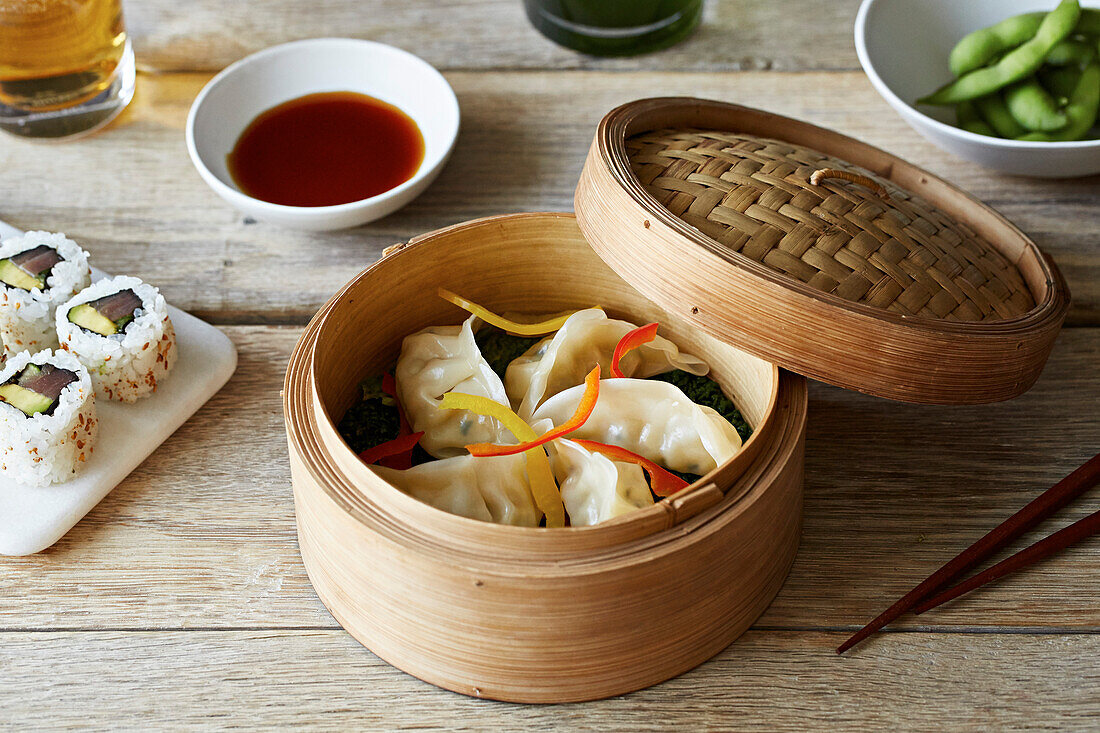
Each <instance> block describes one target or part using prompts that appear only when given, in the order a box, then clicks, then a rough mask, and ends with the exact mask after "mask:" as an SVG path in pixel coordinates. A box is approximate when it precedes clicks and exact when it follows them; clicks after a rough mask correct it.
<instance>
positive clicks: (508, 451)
mask: <svg viewBox="0 0 1100 733" xmlns="http://www.w3.org/2000/svg"><path fill="white" fill-rule="evenodd" d="M599 396H600V365H599V364H597V365H596V368H595V369H593V370H592V371H590V372H589V373H588V376H587V377H585V378H584V394H583V395H581V401H580V403H579V404H578V405H577V410H576V412H574V413H573V417H571V418H569V419H568V420H566V421H565V422H563V423H562V424H561V425H559V426H558V427H556V428H552V429H550V430H548V431H546V432H545V433H543V434H542V435H540V436H539V437H537V438H535V439H534V440H531V441H528V442H526V443H519V444H517V445H496V444H494V443H474V444H473V445H468V446H466V450H468V451H470V454H471V455H475V456H512V455H515V454H516V453H523V452H524V451H529V450H531V449H532V448H537V447H539V446H540V445H543V444H545V443H549V442H550V441H551V440H554V439H555V438H563V437H565V436H566V435H569V433H572V432H573V431H574V430H577V429H578V428H580V427H581V426H582V425H584V424H585V422H587V421H588V418H589V417H591V416H592V411H593V410H595V409H596V400H597V399H598V398H599Z"/></svg>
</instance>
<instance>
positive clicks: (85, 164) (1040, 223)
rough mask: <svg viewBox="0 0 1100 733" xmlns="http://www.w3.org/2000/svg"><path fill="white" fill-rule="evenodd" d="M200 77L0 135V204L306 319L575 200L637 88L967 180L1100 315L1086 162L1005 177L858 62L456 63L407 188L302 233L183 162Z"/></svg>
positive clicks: (219, 305) (1084, 314)
mask: <svg viewBox="0 0 1100 733" xmlns="http://www.w3.org/2000/svg"><path fill="white" fill-rule="evenodd" d="M207 79H208V76H207V75H199V74H194V75H176V74H169V75H163V76H154V75H141V77H140V81H139V85H138V94H137V98H136V101H135V103H134V105H133V106H132V108H131V109H130V110H128V111H127V112H126V114H125V115H124V116H123V117H122V119H121V120H120V121H119V123H117V124H115V125H114V126H113V127H111V128H109V129H108V130H107V131H106V132H105V133H103V134H100V135H97V136H94V137H92V138H90V139H87V140H83V141H79V142H76V143H72V144H68V145H59V146H52V147H42V146H40V145H33V144H29V143H26V142H23V141H20V140H15V139H13V138H10V137H6V136H5V137H3V138H0V170H4V171H18V173H19V175H18V176H17V177H16V176H4V177H3V178H2V179H0V218H3V219H5V220H8V221H10V222H11V223H13V224H15V225H16V226H20V227H22V228H45V229H52V230H59V231H64V232H67V233H68V234H70V235H71V236H73V237H74V238H76V239H78V240H79V241H81V242H82V243H84V244H85V245H87V246H88V248H89V249H90V250H91V251H92V253H93V256H94V259H95V262H96V264H97V265H99V266H100V267H101V268H103V269H105V270H107V271H109V272H131V273H134V274H136V275H139V276H141V277H144V278H145V279H147V280H149V281H150V282H154V283H157V284H158V285H160V287H161V288H162V289H163V290H164V292H165V294H166V295H167V297H168V298H169V300H171V301H172V302H174V303H176V304H178V305H180V306H181V307H184V308H186V309H188V310H191V311H195V312H197V313H199V314H200V315H203V316H205V317H208V318H210V319H213V320H216V321H217V322H220V323H273V322H274V323H302V322H304V321H305V320H307V319H308V318H309V316H311V315H312V314H313V312H314V311H315V310H316V309H317V307H319V306H320V304H321V303H323V302H324V301H325V300H326V299H327V298H328V296H329V295H331V294H332V293H333V292H335V291H336V290H337V289H338V288H339V286H340V285H342V284H343V283H344V282H345V281H346V280H347V279H348V278H350V277H351V276H352V275H353V274H354V273H356V272H357V271H358V270H360V269H361V268H362V267H364V266H365V265H367V264H369V263H370V262H372V261H373V260H375V259H376V258H377V257H378V256H379V255H380V254H381V251H382V248H383V247H385V246H388V245H390V244H393V243H394V242H397V241H401V240H407V239H409V238H410V237H413V236H416V235H418V234H421V233H424V232H426V231H430V230H432V229H435V228H438V227H441V226H445V225H449V224H453V223H456V222H459V221H462V220H465V219H470V218H474V217H478V216H484V215H488V214H498V213H507V212H515V211H538V210H543V211H553V210H558V211H560V210H570V209H572V205H573V188H574V187H575V185H576V182H577V177H578V175H579V173H580V168H581V164H582V162H583V160H584V155H585V153H586V151H587V148H588V145H589V143H590V142H591V138H592V135H593V133H594V131H595V127H596V124H597V122H598V121H599V119H600V118H601V117H602V116H603V115H604V114H605V113H606V112H607V111H608V110H610V109H611V108H612V107H614V106H616V105H618V104H621V103H623V102H626V101H629V100H631V99H635V98H638V97H644V96H649V95H660V94H673V95H675V94H695V95H698V96H705V97H711V98H716V99H725V100H730V101H736V102H740V103H743V104H747V105H751V106H757V107H761V108H764V109H769V110H773V111H776V112H779V113H782V114H787V115H792V116H795V117H800V118H804V119H808V120H812V121H814V122H816V123H818V124H821V125H823V126H826V127H831V128H833V129H837V130H839V131H841V132H845V133H847V134H850V135H853V136H855V137H858V138H862V139H864V140H867V141H868V142H870V143H872V144H875V145H879V146H881V147H884V148H887V149H889V150H891V151H892V152H895V153H897V154H899V155H901V156H902V157H904V158H907V159H909V160H911V161H913V162H914V163H917V164H918V165H922V166H924V167H927V168H929V169H930V170H932V171H933V172H934V173H937V174H939V175H942V176H944V177H945V178H947V179H949V180H951V181H953V182H955V183H957V184H959V185H960V186H962V187H963V188H965V189H968V190H969V191H971V192H972V193H973V194H975V195H976V196H977V197H979V198H981V199H983V200H986V201H988V202H990V203H991V204H993V205H994V206H995V207H997V208H998V209H1000V210H1001V211H1002V213H1004V214H1005V215H1006V216H1007V217H1008V218H1010V219H1011V220H1013V221H1014V222H1016V223H1017V224H1018V225H1019V226H1020V227H1021V228H1023V229H1024V231H1026V232H1027V233H1029V234H1030V235H1031V236H1032V237H1033V238H1034V239H1035V240H1036V242H1037V243H1038V244H1039V245H1040V247H1042V248H1043V249H1044V251H1046V252H1048V253H1050V254H1051V255H1053V256H1054V258H1055V259H1056V260H1057V261H1058V263H1059V264H1060V265H1061V267H1062V268H1063V270H1064V272H1065V274H1066V276H1067V278H1068V279H1069V284H1070V289H1071V291H1072V293H1073V296H1074V301H1073V306H1072V311H1071V313H1070V322H1071V323H1075V324H1100V258H1098V257H1097V256H1096V243H1095V236H1094V233H1095V232H1096V231H1098V230H1100V207H1098V206H1096V191H1097V185H1098V183H1100V178H1097V177H1093V178H1087V179H1078V180H1066V181H1039V180H1030V179H1025V178H1016V177H1010V176H1002V175H997V174H994V173H990V172H989V171H986V170H983V169H981V168H979V167H977V166H975V165H972V164H969V163H966V162H964V161H960V160H958V159H955V158H952V157H950V156H948V155H947V154H946V153H943V152H941V151H939V150H938V149H937V148H935V147H933V146H932V145H931V144H930V143H927V142H926V141H924V140H923V139H921V138H920V137H918V136H917V135H916V134H915V133H914V132H912V131H911V130H910V129H909V128H908V127H906V126H905V124H904V123H903V122H902V121H901V119H900V118H899V117H898V116H897V115H895V114H894V113H893V112H892V111H891V110H890V109H889V108H888V107H887V106H886V103H885V102H884V101H882V100H881V99H880V98H879V97H878V95H877V94H876V93H875V92H874V90H873V89H872V88H871V86H870V84H869V83H868V82H867V80H866V79H865V78H864V77H863V75H862V74H861V73H839V74H838V73H829V74H826V73H807V74H777V73H764V72H758V73H736V74H734V73H730V74H717V73H716V74H664V73H640V74H621V73H596V72H570V73H537V72H532V73H501V74H477V73H466V72H455V73H451V74H449V79H450V81H451V82H452V84H453V85H454V86H455V88H456V90H457V92H458V96H459V98H460V101H461V104H462V108H463V115H464V120H463V131H462V133H461V136H460V139H459V143H458V147H457V150H456V151H455V154H454V157H453V159H452V161H451V163H450V165H449V166H448V168H447V169H446V170H444V172H443V174H442V175H441V177H440V178H439V180H438V181H437V182H436V183H435V184H434V185H433V186H432V187H431V188H430V189H429V190H428V191H427V192H426V193H425V194H424V195H423V196H421V198H419V199H418V200H417V201H415V202H414V203H412V204H411V205H409V206H408V207H406V208H405V209H403V210H402V211H400V212H397V213H395V214H393V215H391V216H389V217H387V218H385V219H383V220H382V221H379V222H376V223H374V224H371V225H368V226H366V227H361V228H359V229H355V230H351V231H346V232H336V233H326V234H309V233H302V232H293V231H290V230H285V229H280V228H278V227H275V226H270V225H267V224H263V223H255V222H253V221H252V220H251V219H246V218H245V217H243V216H242V215H240V214H239V213H237V212H235V211H234V210H233V209H231V208H230V207H229V206H228V205H226V204H224V203H223V202H222V201H221V200H220V199H218V198H217V197H216V196H215V195H214V193H213V192H212V191H210V190H209V189H208V188H207V187H206V185H205V184H204V183H203V182H202V181H201V179H200V178H199V177H198V174H197V173H196V172H195V171H194V170H193V169H192V167H191V163H190V161H189V159H188V157H187V153H186V149H185V146H184V141H183V126H184V121H185V119H186V115H187V109H188V107H189V105H190V103H191V100H192V99H193V98H194V96H195V94H197V93H198V91H199V89H200V88H201V86H202V85H203V84H204V83H205V81H206V80H207Z"/></svg>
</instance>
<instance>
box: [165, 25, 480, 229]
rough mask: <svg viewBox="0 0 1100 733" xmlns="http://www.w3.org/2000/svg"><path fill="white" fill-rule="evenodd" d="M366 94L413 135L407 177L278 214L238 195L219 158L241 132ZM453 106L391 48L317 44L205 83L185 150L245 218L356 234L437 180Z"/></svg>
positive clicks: (332, 41)
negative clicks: (416, 148)
mask: <svg viewBox="0 0 1100 733" xmlns="http://www.w3.org/2000/svg"><path fill="white" fill-rule="evenodd" d="M336 91H350V92H359V93H361V94H369V95H370V96H372V97H375V98H377V99H381V100H382V101H384V102H388V103H390V104H392V105H395V106H397V107H399V108H400V109H401V110H403V111H404V112H405V114H407V115H408V116H409V117H411V118H412V119H413V120H414V121H415V122H416V124H417V126H419V127H420V132H421V133H422V134H423V136H424V160H423V162H422V163H421V164H420V167H419V168H418V169H417V171H416V173H415V174H414V175H413V177H412V178H410V179H409V180H407V181H405V182H404V183H402V184H401V185H400V186H397V187H396V188H392V189H390V190H389V191H386V192H384V193H380V194H378V195H377V196H371V197H370V198H367V199H363V200H361V201H353V202H351V203H348V204H339V205H337V206H283V205H281V204H272V203H268V202H266V201H261V200H259V199H256V198H253V197H251V196H248V195H246V194H244V193H242V192H241V190H240V189H239V188H238V187H237V185H236V184H235V183H234V182H233V178H232V177H231V176H230V175H229V170H228V168H227V167H226V155H228V154H229V152H230V151H231V150H232V149H233V146H234V145H235V144H236V142H237V138H238V137H239V136H240V134H241V132H243V131H244V129H245V127H247V126H248V124H249V123H250V122H252V120H253V119H255V118H256V116H257V115H259V114H260V113H261V112H264V111H266V110H268V109H270V108H272V107H274V106H275V105H277V104H281V103H283V102H286V101H288V100H291V99H296V98H297V97H301V96H303V95H306V94H314V93H316V92H336ZM458 122H459V113H458V100H457V99H456V98H455V94H454V91H453V90H452V89H451V87H450V85H449V84H447V80H446V79H444V78H443V75H442V74H440V73H439V72H438V71H436V70H435V69H434V68H433V67H432V66H430V65H429V64H428V63H427V62H425V61H423V60H421V59H419V58H417V57H416V56H413V55H412V54H411V53H408V52H407V51H402V50H401V49H399V48H394V47H393V46H387V45H385V44H382V43H374V42H372V41H360V40H355V39H351V38H315V39H310V40H305V41H295V42H293V43H285V44H283V45H281V46H273V47H271V48H268V49H264V50H263V51H259V52H258V53H254V54H252V55H251V56H248V57H246V58H244V59H241V60H240V61H238V62H237V63H235V64H233V65H232V66H229V67H227V68H226V69H225V70H224V71H222V72H221V73H220V74H218V75H217V76H215V77H214V78H213V79H211V80H210V83H209V84H207V85H206V86H205V87H204V88H203V90H202V91H201V92H200V93H199V96H198V97H196V98H195V101H194V103H193V104H192V105H191V113H190V114H189V115H188V117H187V152H188V153H189V154H190V155H191V161H192V162H193V163H194V164H195V167H196V168H197V169H198V171H199V175H201V176H202V178H203V180H204V181H206V182H207V184H209V185H210V187H211V188H213V189H214V191H215V192H216V193H217V194H218V195H219V196H221V197H222V198H223V199H225V200H226V201H227V202H229V203H230V204H232V205H233V206H235V207H236V208H237V209H239V210H241V211H242V212H244V213H245V214H248V215H249V216H253V217H255V218H257V219H262V220H264V221H268V222H271V223H273V224H280V225H282V226H286V227H291V228H293V229H309V230H316V231H319V230H327V229H344V228H347V227H354V226H359V225H360V224H365V223H367V222H368V221H374V220H375V219H379V218H381V217H383V216H386V215H387V214H390V213H392V212H394V211H396V210H397V209H399V208H401V207H402V206H404V205H405V204H407V203H409V202H410V201H412V200H413V199H414V198H416V197H417V196H419V195H420V194H421V193H422V192H423V191H424V189H426V188H427V187H428V185H429V184H431V182H432V181H433V180H434V179H435V177H436V176H437V175H438V174H439V171H440V170H441V169H442V168H443V165H444V164H445V163H446V162H447V158H448V157H449V156H450V154H451V150H452V149H453V148H454V143H455V139H456V138H457V137H458Z"/></svg>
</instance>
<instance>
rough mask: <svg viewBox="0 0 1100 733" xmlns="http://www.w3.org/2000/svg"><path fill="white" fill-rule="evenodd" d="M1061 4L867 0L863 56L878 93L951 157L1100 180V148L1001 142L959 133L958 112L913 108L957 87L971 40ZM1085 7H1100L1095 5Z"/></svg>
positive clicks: (862, 14)
mask: <svg viewBox="0 0 1100 733" xmlns="http://www.w3.org/2000/svg"><path fill="white" fill-rule="evenodd" d="M1057 4H1058V3H1057V0H863V4H862V5H861V6H860V8H859V14H858V15H857V16H856V29H855V35H856V39H855V40H856V53H857V54H858V55H859V62H860V64H862V65H863V70H864V71H865V72H867V76H868V77H870V79H871V83H872V84H873V85H874V86H875V89H877V90H878V93H879V94H881V95H882V96H883V98H885V99H886V101H887V102H889V103H890V106H891V107H893V108H894V109H895V110H897V112H898V113H899V114H900V115H901V116H902V117H903V118H905V121H906V122H908V123H909V125H910V126H911V127H912V128H913V129H914V130H916V131H917V132H919V133H920V134H921V135H923V136H924V137H925V138H927V139H928V140H930V141H932V142H933V143H935V144H936V145H938V146H940V147H941V148H943V149H944V150H946V151H948V152H950V153H953V154H955V155H957V156H959V157H960V158H966V159H967V160H972V161H974V162H975V163H979V164H981V165H984V166H986V167H988V168H994V169H996V170H999V171H1004V172H1006V173H1014V174H1016V175H1021V176H1038V177H1042V178H1072V177H1075V176H1088V175H1092V174H1095V173H1100V140H1081V141H1077V142H1058V143H1041V142H1021V141H1019V140H1001V139H999V138H992V137H987V136H985V135H977V134H974V133H972V132H967V131H966V130H960V129H959V128H957V127H955V126H954V125H953V124H951V123H953V122H954V121H955V112H954V110H953V109H952V108H950V107H930V106H924V105H922V106H921V107H920V108H919V109H917V108H914V107H913V101H914V100H915V99H917V98H918V97H922V96H924V95H926V94H929V93H931V92H932V91H934V90H935V89H937V88H939V87H940V86H942V85H943V84H946V83H947V82H949V81H951V78H952V77H951V72H950V71H949V70H948V68H947V56H948V54H949V53H951V49H952V48H953V47H954V45H955V43H956V42H957V41H958V40H959V39H960V38H962V37H963V36H964V35H966V34H967V33H970V32H971V31H974V30H977V29H979V28H985V27H987V26H990V25H993V24H994V23H996V22H998V21H1001V20H1004V19H1005V18H1007V17H1009V16H1011V15H1018V14H1019V13H1026V12H1030V11H1033V10H1046V11H1049V10H1052V9H1053V8H1054V6H1055V5H1057ZM1081 5H1082V6H1089V7H1100V5H1098V4H1097V3H1096V2H1095V0H1088V1H1087V2H1082V3H1081Z"/></svg>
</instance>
